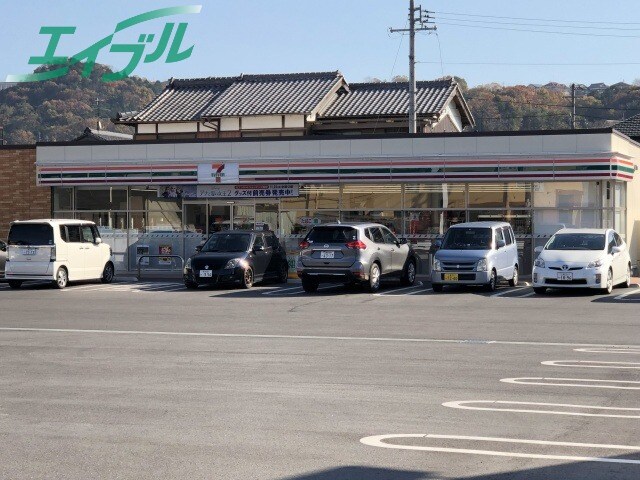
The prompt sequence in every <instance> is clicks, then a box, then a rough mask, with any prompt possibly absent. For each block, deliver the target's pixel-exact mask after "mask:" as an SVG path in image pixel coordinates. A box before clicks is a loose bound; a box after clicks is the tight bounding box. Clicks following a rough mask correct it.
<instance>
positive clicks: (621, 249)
mask: <svg viewBox="0 0 640 480" xmlns="http://www.w3.org/2000/svg"><path fill="white" fill-rule="evenodd" d="M623 251H624V249H623V248H622V247H613V248H612V249H611V253H613V254H614V255H615V254H616V253H622V252H623Z"/></svg>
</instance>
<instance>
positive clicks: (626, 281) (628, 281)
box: [622, 265, 631, 288]
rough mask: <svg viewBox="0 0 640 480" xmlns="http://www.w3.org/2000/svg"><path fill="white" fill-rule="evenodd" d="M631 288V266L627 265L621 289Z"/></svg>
mask: <svg viewBox="0 0 640 480" xmlns="http://www.w3.org/2000/svg"><path fill="white" fill-rule="evenodd" d="M630 286H631V265H627V276H626V278H625V279H624V282H623V283H622V288H629V287H630Z"/></svg>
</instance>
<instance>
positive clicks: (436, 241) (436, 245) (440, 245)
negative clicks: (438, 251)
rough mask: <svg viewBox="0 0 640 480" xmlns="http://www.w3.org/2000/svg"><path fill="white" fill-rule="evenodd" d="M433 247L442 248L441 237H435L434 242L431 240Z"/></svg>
mask: <svg viewBox="0 0 640 480" xmlns="http://www.w3.org/2000/svg"><path fill="white" fill-rule="evenodd" d="M433 247H434V248H442V239H441V238H436V240H435V242H433Z"/></svg>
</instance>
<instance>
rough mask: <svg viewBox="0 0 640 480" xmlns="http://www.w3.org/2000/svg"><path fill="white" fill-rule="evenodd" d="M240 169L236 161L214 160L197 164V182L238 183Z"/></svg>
mask: <svg viewBox="0 0 640 480" xmlns="http://www.w3.org/2000/svg"><path fill="white" fill-rule="evenodd" d="M239 177H240V169H239V168H238V164H237V163H230V162H224V163H223V162H214V163H201V164H199V165H198V183H238V181H239Z"/></svg>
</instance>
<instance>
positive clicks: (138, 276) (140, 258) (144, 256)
mask: <svg viewBox="0 0 640 480" xmlns="http://www.w3.org/2000/svg"><path fill="white" fill-rule="evenodd" d="M143 258H149V259H151V258H179V259H180V271H182V270H184V258H182V257H181V256H180V255H140V256H139V257H138V274H137V275H136V278H137V279H138V280H140V277H141V272H142V268H141V267H142V259H143ZM155 270H156V271H157V270H158V269H155ZM170 271H173V269H171V270H170Z"/></svg>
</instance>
